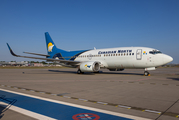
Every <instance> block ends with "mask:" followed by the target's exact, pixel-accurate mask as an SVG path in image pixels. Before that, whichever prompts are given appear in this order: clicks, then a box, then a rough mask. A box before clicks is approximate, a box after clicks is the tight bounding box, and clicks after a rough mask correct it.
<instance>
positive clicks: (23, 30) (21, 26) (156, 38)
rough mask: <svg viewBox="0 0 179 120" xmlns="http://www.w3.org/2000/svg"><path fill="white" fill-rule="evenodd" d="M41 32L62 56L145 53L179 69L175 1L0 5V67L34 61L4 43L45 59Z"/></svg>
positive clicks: (56, 0)
mask: <svg viewBox="0 0 179 120" xmlns="http://www.w3.org/2000/svg"><path fill="white" fill-rule="evenodd" d="M45 32H49V34H50V35H51V37H52V39H53V40H54V42H55V44H56V46H57V47H58V48H60V49H64V50H70V51H73V50H86V49H93V48H94V47H96V48H97V49H100V48H113V47H131V46H133V47H150V48H155V49H158V50H160V51H162V52H163V53H164V54H167V55H170V56H172V57H173V59H174V60H173V62H172V63H179V53H178V51H179V0H0V61H32V60H33V59H27V58H17V57H14V56H12V55H11V54H10V52H9V50H8V48H7V45H6V43H9V45H10V46H11V48H12V49H13V51H14V52H15V53H16V54H20V55H26V54H24V53H23V52H35V53H42V54H47V49H46V43H45V35H44V33H45ZM33 61H37V60H33Z"/></svg>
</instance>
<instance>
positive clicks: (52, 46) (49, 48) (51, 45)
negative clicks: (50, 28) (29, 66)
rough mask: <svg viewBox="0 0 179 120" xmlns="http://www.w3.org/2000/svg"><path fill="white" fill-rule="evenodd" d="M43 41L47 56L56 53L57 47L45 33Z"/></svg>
mask: <svg viewBox="0 0 179 120" xmlns="http://www.w3.org/2000/svg"><path fill="white" fill-rule="evenodd" d="M45 39H46V45H47V52H48V54H51V53H53V52H55V51H56V49H57V47H56V45H55V43H54V42H53V40H52V38H51V37H50V35H49V33H48V32H46V33H45Z"/></svg>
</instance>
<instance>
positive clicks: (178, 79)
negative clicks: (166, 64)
mask: <svg viewBox="0 0 179 120" xmlns="http://www.w3.org/2000/svg"><path fill="white" fill-rule="evenodd" d="M167 79H172V80H176V81H179V78H171V77H168V78H167Z"/></svg>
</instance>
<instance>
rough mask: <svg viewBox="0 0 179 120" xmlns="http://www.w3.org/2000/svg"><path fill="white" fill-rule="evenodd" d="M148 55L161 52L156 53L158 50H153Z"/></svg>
mask: <svg viewBox="0 0 179 120" xmlns="http://www.w3.org/2000/svg"><path fill="white" fill-rule="evenodd" d="M149 53H150V54H159V53H162V52H160V51H158V50H153V51H149Z"/></svg>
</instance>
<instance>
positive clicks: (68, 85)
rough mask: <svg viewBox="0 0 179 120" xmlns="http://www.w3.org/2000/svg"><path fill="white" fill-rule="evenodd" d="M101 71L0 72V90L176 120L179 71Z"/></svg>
mask: <svg viewBox="0 0 179 120" xmlns="http://www.w3.org/2000/svg"><path fill="white" fill-rule="evenodd" d="M102 71H103V72H100V73H95V74H93V73H85V74H76V69H71V68H59V69H0V88H2V89H6V90H11V91H16V92H20V93H25V94H29V95H35V96H40V97H44V98H50V99H54V100H59V101H65V102H69V103H74V104H78V105H83V106H88V107H93V108H99V109H103V110H108V111H113V112H118V113H124V114H128V115H134V116H139V117H144V118H149V119H154V120H155V119H156V120H179V116H178V115H179V68H158V69H157V70H155V71H150V74H151V76H143V72H144V71H143V70H138V69H126V70H124V71H117V72H110V71H108V70H102ZM1 96H2V95H1ZM1 96H0V97H1ZM0 111H1V116H0V117H1V119H3V120H8V119H10V117H13V119H29V120H33V119H34V118H31V117H28V116H25V115H22V114H20V113H17V112H14V111H12V110H9V109H6V108H4V107H2V106H1V107H0Z"/></svg>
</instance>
